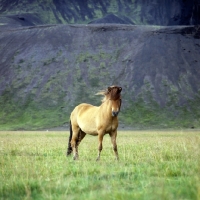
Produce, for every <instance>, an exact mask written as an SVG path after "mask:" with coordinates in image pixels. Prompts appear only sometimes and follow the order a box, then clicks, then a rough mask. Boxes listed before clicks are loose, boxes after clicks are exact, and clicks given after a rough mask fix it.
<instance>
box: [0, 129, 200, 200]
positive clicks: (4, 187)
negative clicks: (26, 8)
mask: <svg viewBox="0 0 200 200" xmlns="http://www.w3.org/2000/svg"><path fill="white" fill-rule="evenodd" d="M68 136H69V133H68V132H37V131H35V132H27V131H24V132H23V131H19V132H17V131H16V132H9V131H7V132H4V131H1V132H0V199H14V200H17V199H20V200H21V199H45V200H46V199H56V200H59V199H67V200H70V199H81V200H84V199H87V200H90V199H106V200H111V199H113V200H115V199H121V200H122V199H137V200H138V199H148V200H151V199H155V200H157V199H166V200H168V199H170V200H172V199H174V200H178V199H187V200H189V199H197V200H198V199H200V131H181V130H180V131H119V133H118V140H117V141H118V151H119V155H120V161H119V162H118V161H115V160H114V155H113V152H112V147H111V144H110V138H109V136H108V135H106V136H105V137H104V142H103V147H104V149H103V151H102V157H101V161H99V162H96V161H95V159H96V157H97V146H98V145H97V137H93V136H89V135H87V136H86V138H84V140H83V141H82V143H81V144H80V147H79V156H80V159H79V160H78V161H73V160H72V157H68V158H66V157H65V152H66V148H67V141H68Z"/></svg>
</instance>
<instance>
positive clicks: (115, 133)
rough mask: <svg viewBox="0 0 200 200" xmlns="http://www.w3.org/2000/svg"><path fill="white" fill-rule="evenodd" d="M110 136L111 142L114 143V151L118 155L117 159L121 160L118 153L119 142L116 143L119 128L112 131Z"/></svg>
mask: <svg viewBox="0 0 200 200" xmlns="http://www.w3.org/2000/svg"><path fill="white" fill-rule="evenodd" d="M110 138H111V142H112V144H113V151H114V153H115V157H116V159H117V160H119V155H118V151H117V143H116V138H117V130H116V131H114V132H112V133H110Z"/></svg>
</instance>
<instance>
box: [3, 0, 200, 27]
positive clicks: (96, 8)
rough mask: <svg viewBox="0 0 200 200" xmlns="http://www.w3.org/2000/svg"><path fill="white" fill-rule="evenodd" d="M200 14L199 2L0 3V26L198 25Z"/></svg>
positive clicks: (32, 0)
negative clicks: (112, 21)
mask: <svg viewBox="0 0 200 200" xmlns="http://www.w3.org/2000/svg"><path fill="white" fill-rule="evenodd" d="M199 13H200V2H199V0H184V1H183V0H162V1H161V0H143V1H140V0H131V1H130V0H112V1H110V0H104V1H101V0H95V1H92V0H87V1H86V0H74V1H70V0H49V1H45V0H40V1H39V0H0V14H1V16H0V23H4V24H5V23H12V24H13V23H14V24H19V25H27V24H29V25H33V24H35V25H38V24H58V23H59V24H86V23H89V22H91V21H92V22H94V21H99V20H102V18H103V21H104V22H105V20H104V18H105V17H107V16H109V15H110V14H114V15H115V16H116V17H117V18H118V20H117V22H118V23H119V21H123V22H126V23H128V24H136V25H163V26H166V25H197V24H199V23H200V14H199ZM119 19H120V20H119ZM122 24H124V23H122Z"/></svg>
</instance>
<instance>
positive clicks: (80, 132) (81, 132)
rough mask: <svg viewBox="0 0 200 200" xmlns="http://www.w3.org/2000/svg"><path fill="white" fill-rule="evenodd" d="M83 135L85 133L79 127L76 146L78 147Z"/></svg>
mask: <svg viewBox="0 0 200 200" xmlns="http://www.w3.org/2000/svg"><path fill="white" fill-rule="evenodd" d="M85 135H86V133H85V132H83V131H82V130H81V129H80V131H79V133H78V140H77V147H78V145H79V144H80V143H81V140H82V139H83V138H84V137H85Z"/></svg>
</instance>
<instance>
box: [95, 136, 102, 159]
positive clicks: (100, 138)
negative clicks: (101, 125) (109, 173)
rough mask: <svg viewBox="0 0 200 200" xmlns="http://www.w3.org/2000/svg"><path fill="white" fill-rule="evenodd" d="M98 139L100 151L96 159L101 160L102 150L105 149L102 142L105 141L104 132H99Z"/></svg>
mask: <svg viewBox="0 0 200 200" xmlns="http://www.w3.org/2000/svg"><path fill="white" fill-rule="evenodd" d="M98 139H99V148H98V150H99V152H98V157H97V159H96V161H99V160H100V155H101V151H102V149H103V146H102V142H103V133H99V135H98Z"/></svg>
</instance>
